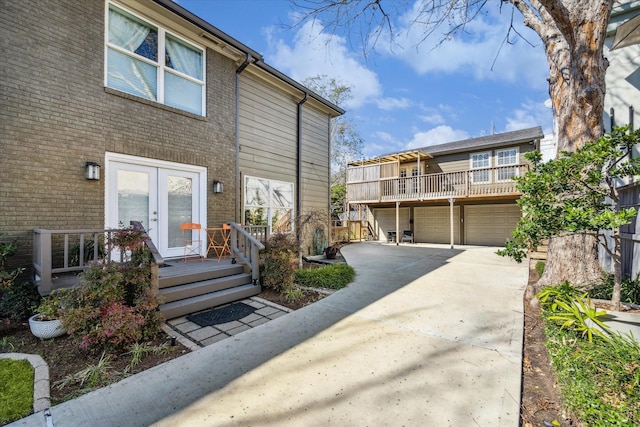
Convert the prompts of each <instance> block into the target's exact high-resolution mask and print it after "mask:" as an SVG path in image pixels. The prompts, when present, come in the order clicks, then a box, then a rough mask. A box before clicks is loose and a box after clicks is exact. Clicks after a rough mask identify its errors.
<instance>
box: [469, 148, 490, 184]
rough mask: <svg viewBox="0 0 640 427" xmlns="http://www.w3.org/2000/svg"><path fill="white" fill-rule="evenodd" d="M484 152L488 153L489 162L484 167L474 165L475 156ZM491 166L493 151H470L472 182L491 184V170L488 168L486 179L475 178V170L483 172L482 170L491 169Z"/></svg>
mask: <svg viewBox="0 0 640 427" xmlns="http://www.w3.org/2000/svg"><path fill="white" fill-rule="evenodd" d="M484 154H486V155H487V160H488V162H489V164H488V165H487V166H482V167H473V156H479V155H484ZM489 168H491V151H478V152H476V153H469V171H470V172H471V173H470V178H471V184H491V172H490V171H488V170H487V171H486V173H487V180H486V181H475V180H474V179H473V177H474V172H481V171H482V170H485V169H489Z"/></svg>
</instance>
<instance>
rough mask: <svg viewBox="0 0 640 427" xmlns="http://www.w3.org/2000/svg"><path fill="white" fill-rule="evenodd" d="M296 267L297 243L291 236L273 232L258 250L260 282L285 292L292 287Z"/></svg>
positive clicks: (266, 286) (267, 286)
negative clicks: (261, 248)
mask: <svg viewBox="0 0 640 427" xmlns="http://www.w3.org/2000/svg"><path fill="white" fill-rule="evenodd" d="M297 267H298V245H297V243H296V241H295V239H294V237H293V236H291V235H288V234H274V235H273V236H271V237H270V238H269V240H268V241H267V242H266V243H265V248H264V249H263V250H262V251H261V252H260V283H261V284H262V286H264V287H265V288H269V289H273V290H274V291H277V292H287V291H289V290H290V289H291V288H292V287H293V279H294V273H295V271H296V268H297Z"/></svg>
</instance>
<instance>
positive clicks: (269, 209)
mask: <svg viewBox="0 0 640 427" xmlns="http://www.w3.org/2000/svg"><path fill="white" fill-rule="evenodd" d="M247 179H256V180H262V181H268V182H269V194H268V197H269V200H268V201H267V205H266V209H267V227H268V229H269V233H272V232H273V223H272V218H273V215H272V210H273V209H274V208H278V207H277V206H273V205H272V204H271V203H272V201H271V197H272V190H271V184H272V183H278V184H285V185H290V186H291V189H292V190H293V191H292V194H291V197H292V199H291V206H290V207H288V206H285V207H284V208H285V209H291V212H292V215H291V232H294V231H295V216H296V205H295V200H296V185H295V183H293V182H290V181H281V180H278V179H269V178H260V177H258V176H252V175H244V176H243V178H242V219H243V221H244V213H245V210H246V209H247V207H248V208H249V209H252V208H254V207H256V206H253V205H247V193H246V192H247Z"/></svg>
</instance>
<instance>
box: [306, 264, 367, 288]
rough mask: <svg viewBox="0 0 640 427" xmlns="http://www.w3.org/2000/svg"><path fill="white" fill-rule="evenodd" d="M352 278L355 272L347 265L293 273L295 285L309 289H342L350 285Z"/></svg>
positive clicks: (335, 265)
mask: <svg viewBox="0 0 640 427" xmlns="http://www.w3.org/2000/svg"><path fill="white" fill-rule="evenodd" d="M354 277H355V271H354V270H353V268H352V267H351V266H349V265H347V264H332V265H327V266H326V267H322V268H313V269H306V270H296V272H295V281H296V283H297V284H298V285H300V286H308V287H310V288H327V289H342V288H344V287H345V286H347V285H348V284H349V283H351V282H352V281H353V278H354Z"/></svg>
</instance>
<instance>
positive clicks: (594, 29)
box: [509, 0, 613, 286]
mask: <svg viewBox="0 0 640 427" xmlns="http://www.w3.org/2000/svg"><path fill="white" fill-rule="evenodd" d="M509 1H511V2H512V3H513V4H514V5H515V6H516V7H517V8H518V9H519V10H520V11H521V12H522V13H523V15H524V17H525V25H527V26H529V27H530V28H532V29H533V30H534V31H536V32H537V33H538V35H539V36H540V38H541V39H542V42H543V43H544V47H545V53H546V56H547V61H548V64H549V70H550V73H549V94H550V96H551V104H552V106H553V111H554V116H555V119H556V129H555V132H556V137H557V141H558V153H560V151H574V150H575V149H577V148H579V147H582V146H583V145H584V144H585V143H586V142H588V141H595V140H597V139H598V138H600V137H601V136H602V134H603V132H604V126H603V110H604V93H605V72H606V69H607V65H608V61H607V60H606V58H605V57H604V55H603V46H604V39H605V38H606V29H607V25H608V23H609V17H610V16H611V8H612V5H613V0H564V1H562V2H561V1H558V0H537V1H535V2H532V4H537V5H538V6H539V7H537V10H534V9H532V8H530V7H528V6H525V2H523V1H520V0H509ZM597 245H598V243H597V240H596V239H595V237H591V236H586V235H576V236H564V237H557V238H554V239H551V241H550V243H549V252H548V262H547V265H546V267H545V271H544V274H543V276H542V278H541V279H540V281H539V285H540V286H542V285H555V284H560V283H562V282H563V281H565V280H568V281H569V282H571V283H572V284H573V285H576V286H589V284H590V283H592V282H594V281H596V280H598V279H599V278H600V275H601V269H600V265H599V263H598V251H597Z"/></svg>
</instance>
